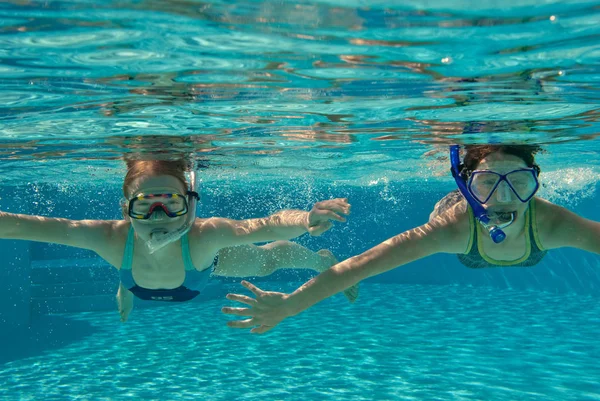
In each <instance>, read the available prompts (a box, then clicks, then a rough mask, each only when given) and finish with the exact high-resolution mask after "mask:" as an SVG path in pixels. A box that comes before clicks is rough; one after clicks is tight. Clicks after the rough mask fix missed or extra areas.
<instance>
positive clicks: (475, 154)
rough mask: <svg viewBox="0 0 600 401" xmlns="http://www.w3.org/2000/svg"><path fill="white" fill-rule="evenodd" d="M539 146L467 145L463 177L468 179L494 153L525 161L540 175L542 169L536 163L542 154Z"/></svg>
mask: <svg viewBox="0 0 600 401" xmlns="http://www.w3.org/2000/svg"><path fill="white" fill-rule="evenodd" d="M542 151H543V149H542V147H541V146H539V145H467V146H465V152H466V153H465V158H464V161H463V165H462V166H461V175H463V176H464V177H468V176H469V175H470V174H471V172H472V171H473V170H476V169H477V165H478V164H479V163H480V162H481V161H482V160H483V159H485V158H486V157H487V156H489V155H490V154H492V153H496V152H502V153H504V154H507V155H512V156H516V157H518V158H519V159H521V160H523V161H524V162H525V164H526V165H527V167H531V168H533V169H535V170H536V171H537V173H538V175H539V174H540V167H539V166H538V165H537V164H536V163H535V155H536V153H538V152H542Z"/></svg>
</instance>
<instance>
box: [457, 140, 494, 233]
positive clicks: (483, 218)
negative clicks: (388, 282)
mask: <svg viewBox="0 0 600 401" xmlns="http://www.w3.org/2000/svg"><path fill="white" fill-rule="evenodd" d="M458 150H459V146H458V145H451V146H450V163H451V164H452V168H451V171H452V177H454V181H456V185H457V186H458V189H459V191H460V193H461V194H462V196H464V197H465V199H466V200H467V202H468V203H469V206H471V209H472V210H473V215H474V216H475V218H476V219H477V221H479V223H481V225H482V226H484V227H485V229H486V230H488V232H489V234H490V238H492V241H494V243H496V244H499V243H501V242H502V241H504V239H505V238H506V234H505V233H504V231H502V229H500V228H499V227H498V226H496V225H493V224H490V218H489V217H488V215H487V213H486V212H485V208H484V207H483V206H481V204H480V203H479V202H477V201H476V200H475V199H474V198H473V196H472V195H471V194H470V193H469V190H468V189H467V184H466V183H465V181H464V180H463V179H462V177H461V176H460V167H459V166H460V156H459V153H458Z"/></svg>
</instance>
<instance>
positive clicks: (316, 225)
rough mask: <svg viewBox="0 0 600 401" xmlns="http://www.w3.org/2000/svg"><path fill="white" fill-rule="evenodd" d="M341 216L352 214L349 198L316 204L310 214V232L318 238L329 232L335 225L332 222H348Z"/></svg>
mask: <svg viewBox="0 0 600 401" xmlns="http://www.w3.org/2000/svg"><path fill="white" fill-rule="evenodd" d="M340 214H345V215H349V214H350V204H349V203H348V199H347V198H336V199H329V200H326V201H321V202H317V203H315V205H314V206H313V208H312V210H311V211H310V213H308V232H309V234H310V235H313V236H318V235H321V234H323V233H324V232H325V231H327V230H329V229H330V228H331V226H332V225H333V223H332V222H331V221H330V220H335V221H341V222H342V223H343V222H345V221H346V219H345V218H343V217H342V216H340Z"/></svg>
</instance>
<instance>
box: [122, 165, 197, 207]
mask: <svg viewBox="0 0 600 401" xmlns="http://www.w3.org/2000/svg"><path fill="white" fill-rule="evenodd" d="M126 162H127V174H126V175H125V180H124V181H123V195H124V196H125V197H126V198H129V196H130V195H131V186H132V185H133V183H134V181H135V180H137V179H138V178H140V177H144V176H158V175H170V176H172V177H175V178H177V179H178V180H179V181H180V182H181V183H182V184H183V186H184V188H186V190H187V188H189V185H188V182H187V180H186V179H185V174H184V173H185V171H186V170H188V169H189V167H190V166H189V163H187V162H186V161H184V160H126Z"/></svg>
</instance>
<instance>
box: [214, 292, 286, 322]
mask: <svg viewBox="0 0 600 401" xmlns="http://www.w3.org/2000/svg"><path fill="white" fill-rule="evenodd" d="M242 285H243V286H244V287H246V288H247V289H249V290H250V291H252V293H253V294H254V295H255V296H256V298H252V297H248V296H246V295H240V294H227V299H229V300H231V301H238V302H241V303H243V304H246V305H248V306H250V307H249V308H229V307H225V308H222V309H221V312H223V313H225V314H227V315H236V316H250V318H249V319H245V320H231V321H229V322H227V325H228V326H229V327H235V328H238V329H246V328H250V327H254V326H258V327H254V328H253V329H252V330H250V332H251V333H266V332H267V331H269V330H271V329H272V328H273V327H275V326H277V324H278V323H279V322H281V321H282V320H283V319H285V318H286V317H288V316H290V314H289V313H288V312H287V301H286V300H287V294H284V293H281V292H273V291H263V290H261V289H260V288H258V287H256V286H255V285H253V284H251V283H249V282H247V281H242Z"/></svg>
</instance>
